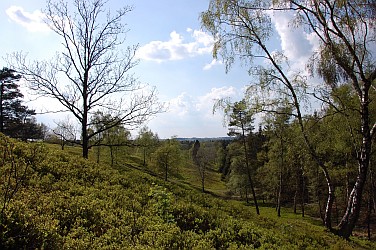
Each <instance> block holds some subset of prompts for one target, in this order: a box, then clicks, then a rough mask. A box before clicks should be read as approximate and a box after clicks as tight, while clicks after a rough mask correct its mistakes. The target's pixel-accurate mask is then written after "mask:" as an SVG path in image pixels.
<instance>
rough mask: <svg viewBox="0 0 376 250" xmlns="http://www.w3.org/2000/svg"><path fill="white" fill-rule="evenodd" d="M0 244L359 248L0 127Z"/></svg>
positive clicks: (294, 221)
mask: <svg viewBox="0 0 376 250" xmlns="http://www.w3.org/2000/svg"><path fill="white" fill-rule="evenodd" d="M0 154H1V155H0V174H1V176H0V177H1V178H0V185H1V186H0V187H1V200H0V205H1V207H0V208H1V214H0V216H1V217H0V220H1V221H0V248H1V249H42V248H43V249H252V248H259V249H326V248H327V249H361V248H364V249H366V248H372V247H375V244H373V245H371V243H369V242H367V241H361V240H359V239H354V241H353V242H347V241H344V240H342V239H340V238H338V237H336V236H334V235H332V234H330V233H328V232H326V231H325V229H324V228H323V227H321V226H317V225H314V224H313V223H312V222H310V221H309V220H302V219H301V218H297V217H296V218H295V217H293V216H289V218H287V217H286V218H276V217H274V218H273V217H268V216H267V214H268V213H271V210H270V208H263V210H262V214H263V215H262V216H256V215H255V213H254V209H253V208H252V207H247V206H245V205H244V204H242V203H240V202H237V201H229V200H221V199H218V198H214V197H211V196H210V195H209V194H201V193H199V192H198V191H196V190H193V189H190V188H189V187H185V186H184V185H177V184H172V183H165V182H163V181H162V180H160V179H157V178H155V177H152V176H149V175H147V174H145V173H142V172H140V171H137V170H129V169H128V170H126V169H124V170H115V169H111V168H110V167H107V166H104V165H97V164H95V163H93V162H91V161H89V160H84V159H82V158H80V157H76V156H72V155H70V154H65V153H64V152H62V151H54V150H48V149H47V148H46V147H45V146H44V145H43V144H24V143H19V142H15V141H13V140H10V139H8V138H6V137H4V136H3V135H0Z"/></svg>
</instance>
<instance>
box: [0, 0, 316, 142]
mask: <svg viewBox="0 0 376 250" xmlns="http://www.w3.org/2000/svg"><path fill="white" fill-rule="evenodd" d="M45 2H46V1H45V0H33V1H24V0H0V18H1V20H2V22H0V30H1V31H2V35H1V36H0V44H1V51H0V67H4V66H8V67H11V65H6V62H5V57H6V56H7V54H10V53H12V52H18V51H23V52H25V53H28V57H29V59H36V60H47V59H49V58H52V57H53V56H54V55H55V53H56V51H59V50H60V42H61V41H60V40H59V37H58V36H57V35H56V34H55V33H54V32H52V31H51V30H49V29H48V27H47V26H46V25H45V24H44V22H43V9H44V8H45ZM124 4H127V5H132V6H133V7H134V9H133V10H132V11H131V12H130V13H128V14H127V15H126V16H125V18H124V19H123V21H124V23H126V24H127V27H128V28H129V29H130V30H129V32H128V34H127V39H126V42H125V44H126V45H134V44H139V46H140V47H139V50H138V52H137V57H138V59H139V60H140V61H139V64H138V65H137V66H136V68H135V69H134V73H135V76H136V77H137V78H138V79H139V80H140V81H141V82H143V83H147V84H149V85H151V86H155V87H156V88H157V91H158V97H159V100H160V101H161V102H163V103H165V104H166V105H167V106H168V110H167V111H166V112H164V113H161V114H158V115H156V116H155V117H154V118H153V119H152V120H150V121H149V122H148V123H147V124H146V126H148V127H149V129H151V130H152V131H153V132H154V133H157V134H158V136H159V137H160V138H170V137H173V136H177V137H221V136H226V135H227V130H228V129H227V128H226V127H225V126H224V125H223V114H221V113H220V112H216V113H215V114H213V112H212V109H213V104H214V100H215V99H219V98H226V97H229V98H231V99H232V100H234V101H236V100H240V99H241V98H242V96H243V93H244V89H245V87H246V86H247V85H248V84H249V83H250V82H251V81H252V79H251V77H250V76H249V75H248V73H247V68H246V67H244V66H242V65H240V64H235V65H234V67H232V69H231V71H230V72H229V73H227V74H226V72H225V67H224V65H223V63H222V62H221V60H213V57H212V46H213V38H212V37H211V36H210V35H209V34H208V33H205V32H204V31H203V30H202V29H201V24H200V20H199V15H200V13H201V12H203V11H205V10H207V8H208V4H209V0H189V1H188V0H158V1H151V0H128V1H124V0H109V2H108V5H107V7H108V8H109V9H110V10H111V11H115V10H116V9H119V8H120V7H121V6H124ZM290 17H291V14H288V13H286V14H284V15H279V16H273V17H272V21H273V23H274V28H275V31H276V33H275V36H274V39H273V41H272V43H273V44H274V45H273V46H275V48H277V49H282V50H283V51H284V52H285V54H286V55H287V56H288V57H289V59H290V60H291V61H292V67H295V68H297V69H299V68H302V67H303V68H304V64H305V62H306V61H307V59H308V57H307V55H308V54H309V53H307V52H309V51H313V50H314V48H315V47H316V46H317V41H316V40H315V38H314V37H313V36H312V35H310V34H307V33H306V32H304V31H303V30H299V29H298V30H296V29H292V28H291V27H290V25H289V20H290ZM23 92H24V94H25V97H26V99H27V102H26V105H27V106H29V107H32V108H34V109H36V112H38V113H44V112H46V111H49V110H51V108H52V107H55V108H56V109H59V108H57V106H58V103H56V101H54V100H46V99H42V98H38V97H36V96H31V95H29V93H28V91H27V89H23ZM67 116H68V115H67V114H66V113H64V114H61V113H60V114H43V115H37V120H38V122H43V123H45V124H46V125H48V126H49V127H51V128H54V127H56V122H58V121H59V120H64V119H67Z"/></svg>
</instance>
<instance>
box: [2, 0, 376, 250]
mask: <svg viewBox="0 0 376 250" xmlns="http://www.w3.org/2000/svg"><path fill="white" fill-rule="evenodd" d="M209 2H210V3H209V6H208V10H207V11H204V12H202V13H201V14H200V21H201V23H202V29H203V30H204V31H205V32H208V33H210V34H211V35H212V36H213V37H214V38H215V39H214V40H215V41H214V45H213V57H214V58H215V59H216V58H221V60H222V61H223V63H224V65H225V67H226V71H230V70H231V68H232V67H233V65H234V63H235V62H241V63H242V64H244V65H246V66H247V67H249V69H248V72H249V75H250V79H252V83H250V84H249V85H247V87H246V88H245V90H244V97H243V98H242V99H241V100H232V99H229V98H221V99H218V100H216V101H215V103H214V104H213V113H216V112H219V113H220V114H222V115H223V120H224V125H225V126H226V127H227V128H228V136H229V137H228V138H222V139H218V140H213V139H200V138H195V139H192V140H190V139H186V140H178V138H176V137H172V138H169V139H161V138H159V137H158V133H157V131H151V130H150V129H149V128H148V127H147V126H145V123H146V122H147V121H148V120H150V119H151V118H152V117H154V116H156V115H158V114H160V113H163V112H166V110H167V108H166V107H165V106H164V104H162V103H160V102H159V100H158V98H157V92H156V89H155V88H153V87H150V86H145V85H143V84H141V83H140V82H138V81H137V78H136V77H135V76H134V75H133V74H132V69H133V67H135V66H136V65H137V60H136V58H135V55H136V51H137V49H138V46H137V45H135V46H127V47H126V49H125V50H121V53H119V52H120V47H119V46H120V45H122V44H123V43H124V42H125V40H126V39H125V38H126V33H127V31H128V30H127V29H126V28H125V25H124V24H123V23H122V21H121V20H122V18H123V17H124V16H126V15H127V14H128V13H129V12H130V11H132V10H133V9H132V7H130V6H125V7H124V8H123V9H120V10H118V11H117V12H115V13H113V14H112V15H110V13H108V14H107V15H104V13H105V3H106V1H102V0H93V1H83V0H75V1H74V4H73V5H70V4H68V3H64V2H61V3H60V2H54V1H48V2H47V5H46V10H45V13H46V22H47V23H48V25H49V27H50V29H51V30H52V31H53V32H55V33H56V35H58V36H59V37H60V38H61V41H62V45H63V48H64V50H65V51H64V52H61V53H57V54H56V57H55V58H54V59H51V60H50V61H38V60H36V61H29V60H28V59H27V54H25V53H22V52H15V53H13V54H9V55H8V57H7V63H8V64H9V66H7V67H3V69H2V70H0V83H1V91H0V93H1V95H0V104H1V105H0V118H1V120H0V123H1V127H0V128H1V131H0V154H1V155H0V190H1V193H0V207H1V212H0V247H1V248H2V249H145V248H150V249H252V248H261V249H375V248H376V245H375V244H376V243H375V230H376V223H375V221H376V180H375V178H376V177H375V161H376V159H375V149H374V147H373V144H374V142H375V133H376V104H375V102H374V99H375V98H376V92H375V90H376V88H375V87H376V85H375V83H376V80H375V79H376V65H375V58H374V45H375V41H376V32H375V24H376V23H375V20H376V19H375V13H376V7H375V6H376V5H375V3H374V2H373V1H369V0H359V1H358V0H357V1H267V0H266V1H252V0H250V1H242V0H239V1H238V0H236V1H234V0H211V1H209ZM271 12H273V13H276V14H277V13H283V12H289V13H294V18H295V19H293V22H294V23H293V25H294V26H299V27H303V28H304V29H307V30H309V31H310V32H311V34H313V35H315V36H316V38H317V39H318V43H319V46H318V48H317V51H315V53H313V54H312V55H310V60H309V62H308V64H307V65H306V69H305V71H304V72H309V74H310V75H309V76H308V75H305V74H304V72H303V71H298V72H296V71H292V70H291V67H290V62H289V60H288V57H287V56H285V55H284V54H283V51H275V50H274V48H273V47H270V43H269V41H270V39H271V37H272V36H273V28H272V24H271V17H270V13H271ZM101 15H104V16H105V18H104V19H100V18H99V17H100V16H101ZM260 59H262V61H263V62H262V63H260ZM21 83H26V84H27V87H28V89H29V90H30V91H33V92H34V94H36V95H39V96H44V97H50V98H54V99H55V100H57V101H58V102H59V103H60V104H61V106H62V107H63V108H64V109H65V111H66V112H69V113H70V114H71V115H72V117H73V119H74V121H72V120H69V119H66V120H62V121H60V122H58V123H57V124H56V127H54V128H47V126H45V125H44V124H39V123H37V121H36V118H35V115H36V112H35V110H33V109H29V108H28V107H27V106H26V105H24V103H23V97H24V96H23V94H22V93H21V91H20V84H21ZM63 83H64V84H63ZM118 96H122V98H120V99H116V98H114V97H118ZM313 103H316V108H313V107H312V104H313ZM317 104H318V105H317ZM135 129H137V130H138V133H137V135H136V136H132V135H131V132H130V131H132V130H133V131H134V130H135Z"/></svg>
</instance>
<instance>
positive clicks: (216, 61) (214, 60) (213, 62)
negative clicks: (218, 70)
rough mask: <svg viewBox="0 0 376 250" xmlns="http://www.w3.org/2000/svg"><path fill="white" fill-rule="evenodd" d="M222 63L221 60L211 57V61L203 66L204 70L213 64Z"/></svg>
mask: <svg viewBox="0 0 376 250" xmlns="http://www.w3.org/2000/svg"><path fill="white" fill-rule="evenodd" d="M222 64H223V63H222V62H221V61H218V60H217V59H213V60H212V61H211V63H207V64H205V66H204V68H203V69H204V70H209V69H211V68H213V67H214V66H215V65H222Z"/></svg>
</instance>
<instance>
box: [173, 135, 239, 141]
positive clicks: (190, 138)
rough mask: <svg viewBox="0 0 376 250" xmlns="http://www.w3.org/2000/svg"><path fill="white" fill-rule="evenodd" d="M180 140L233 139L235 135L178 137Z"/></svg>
mask: <svg viewBox="0 0 376 250" xmlns="http://www.w3.org/2000/svg"><path fill="white" fill-rule="evenodd" d="M176 140H178V141H196V140H198V141H231V140H234V137H230V136H224V137H178V138H176Z"/></svg>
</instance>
